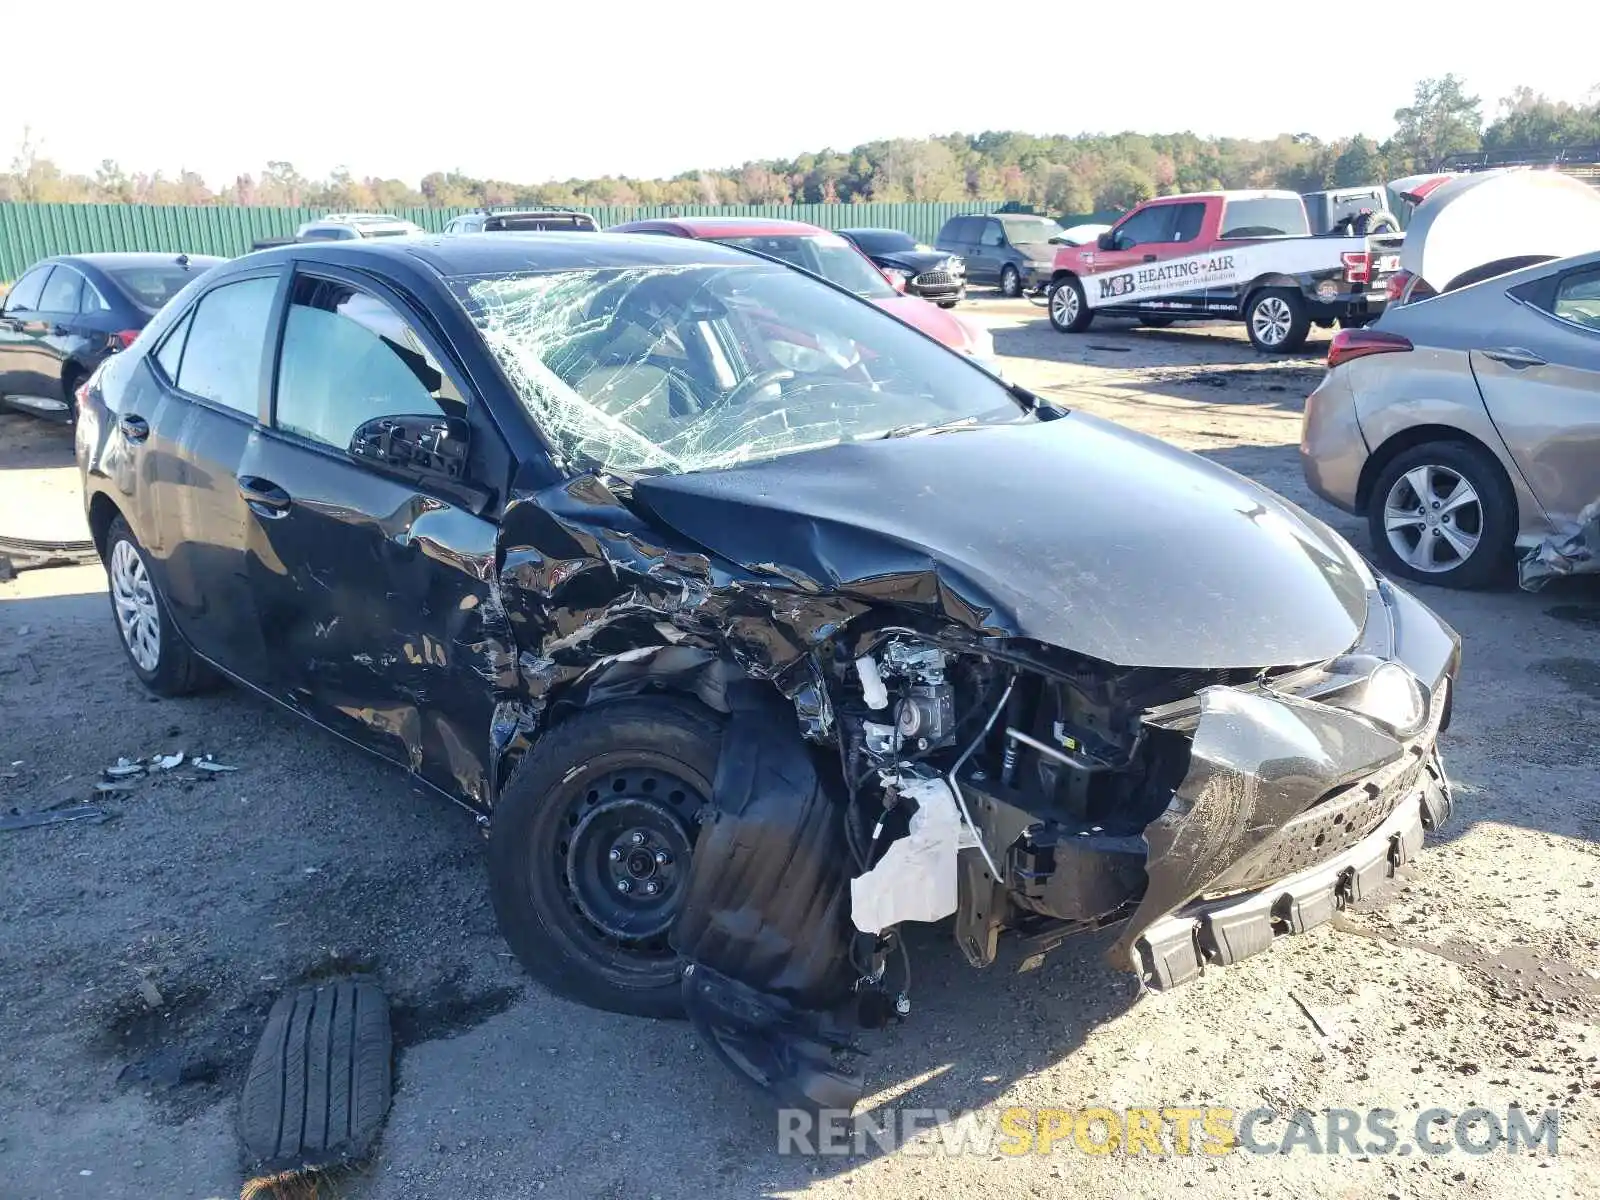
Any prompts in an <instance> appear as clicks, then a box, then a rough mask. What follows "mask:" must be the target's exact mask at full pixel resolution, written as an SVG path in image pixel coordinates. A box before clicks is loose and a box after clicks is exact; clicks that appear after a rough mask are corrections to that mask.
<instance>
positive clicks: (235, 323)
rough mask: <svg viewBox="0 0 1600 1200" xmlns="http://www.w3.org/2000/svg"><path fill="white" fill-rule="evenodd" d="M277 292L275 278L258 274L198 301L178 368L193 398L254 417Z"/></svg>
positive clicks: (182, 385) (214, 290)
mask: <svg viewBox="0 0 1600 1200" xmlns="http://www.w3.org/2000/svg"><path fill="white" fill-rule="evenodd" d="M277 289H278V280H277V277H276V276H258V277H257V278H255V279H241V280H239V281H238V282H237V283H224V284H222V285H221V286H219V287H214V288H212V289H211V290H210V291H209V292H207V293H206V294H205V295H204V296H202V297H200V302H199V303H198V304H197V305H196V306H195V309H194V315H193V316H192V317H191V318H190V324H189V336H188V338H187V339H186V340H185V345H184V347H183V351H182V361H181V362H180V363H179V364H178V374H177V381H176V382H177V384H178V386H179V387H180V388H182V389H183V390H184V391H186V392H188V393H189V394H190V395H192V396H199V397H201V398H202V399H205V400H210V401H212V402H213V403H215V404H220V405H222V406H223V407H225V408H231V409H233V410H234V411H236V412H241V413H244V414H246V415H247V416H250V417H254V416H255V415H256V412H257V409H258V407H259V400H260V395H261V358H262V354H263V352H264V351H265V349H266V344H267V327H268V324H269V322H270V321H271V318H272V301H273V297H274V295H275V294H276V292H277ZM169 340H170V339H169ZM163 349H165V346H163Z"/></svg>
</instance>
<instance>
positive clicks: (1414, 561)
mask: <svg viewBox="0 0 1600 1200" xmlns="http://www.w3.org/2000/svg"><path fill="white" fill-rule="evenodd" d="M1516 514H1517V501H1516V496H1515V494H1514V493H1513V492H1512V491H1511V484H1510V483H1509V482H1508V481H1507V479H1506V475H1505V472H1504V471H1503V470H1501V469H1500V464H1499V463H1498V462H1496V461H1495V459H1494V456H1493V455H1491V454H1490V453H1489V452H1488V451H1486V450H1484V449H1482V448H1480V447H1478V446H1473V445H1468V444H1467V443H1465V442H1426V443H1424V444H1423V445H1421V446H1413V447H1412V448H1411V449H1409V450H1406V451H1403V452H1402V453H1400V454H1397V455H1396V456H1395V457H1394V458H1393V459H1391V460H1390V462H1389V464H1388V465H1387V466H1386V467H1384V469H1383V471H1382V472H1381V473H1380V474H1379V475H1378V478H1377V479H1376V480H1374V481H1373V484H1372V493H1371V495H1370V496H1368V497H1367V527H1368V530H1369V532H1370V533H1371V536H1372V548H1373V550H1374V551H1375V552H1376V554H1377V558H1378V561H1379V562H1380V563H1381V564H1382V566H1383V568H1384V570H1385V571H1388V572H1389V573H1391V574H1394V575H1398V576H1401V577H1402V578H1405V579H1414V580H1416V581H1417V582H1419V583H1432V584H1436V585H1438V586H1440V587H1457V588H1478V587H1485V586H1487V585H1489V584H1492V583H1495V582H1497V581H1498V580H1499V579H1500V578H1501V577H1502V576H1504V575H1506V574H1507V573H1508V572H1509V570H1510V567H1511V559H1512V555H1513V549H1514V543H1515V540H1516V536H1517V520H1516Z"/></svg>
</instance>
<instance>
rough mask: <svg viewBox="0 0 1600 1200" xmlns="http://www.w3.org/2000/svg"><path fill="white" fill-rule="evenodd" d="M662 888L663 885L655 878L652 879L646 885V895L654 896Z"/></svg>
mask: <svg viewBox="0 0 1600 1200" xmlns="http://www.w3.org/2000/svg"><path fill="white" fill-rule="evenodd" d="M660 890H661V885H660V884H659V883H657V882H656V881H655V880H654V879H652V880H651V881H650V882H649V883H647V884H645V885H644V894H645V895H646V896H654V895H655V894H656V893H657V892H659V891H660Z"/></svg>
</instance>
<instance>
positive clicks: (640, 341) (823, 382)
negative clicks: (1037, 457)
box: [452, 251, 1021, 474]
mask: <svg viewBox="0 0 1600 1200" xmlns="http://www.w3.org/2000/svg"><path fill="white" fill-rule="evenodd" d="M852 253H854V252H853V251H852ZM452 286H453V287H454V289H455V292H456V294H457V296H458V297H459V298H460V299H461V301H462V303H463V304H464V305H465V306H466V309H467V312H468V313H469V314H470V315H471V317H472V318H473V320H474V322H475V323H476V324H477V327H478V329H479V331H480V332H481V334H482V336H483V338H484V341H485V342H486V343H487V344H488V346H489V349H490V350H491V351H492V352H493V354H494V355H495V357H496V359H497V360H498V361H499V363H500V365H501V367H502V369H503V370H504V371H505V373H506V376H507V378H508V379H509V380H510V381H511V384H512V386H513V387H514V388H515V389H516V392H517V395H518V398H519V399H520V400H521V401H522V404H523V407H524V408H526V410H527V412H528V415H529V416H530V417H531V418H532V419H533V420H534V422H535V423H536V424H537V425H538V427H539V428H540V430H541V431H542V432H543V433H544V435H545V437H546V439H547V440H548V441H549V442H550V444H551V446H552V447H553V448H554V450H555V451H556V452H557V454H558V455H560V456H561V457H562V458H563V459H564V460H566V461H567V462H568V463H583V464H585V465H588V466H594V467H599V468H603V469H607V470H612V471H620V472H629V473H639V472H664V473H673V474H676V473H680V472H686V471H700V470H707V469H711V468H715V467H722V466H729V465H732V464H734V463H739V462H745V461H748V460H751V459H756V458H770V457H773V456H775V455H780V454H790V453H794V452H795V451H799V450H804V449H809V448H812V447H817V446H823V445H830V444H833V443H836V442H841V441H852V440H858V439H867V438H878V437H884V436H887V435H891V434H894V435H900V434H907V433H914V432H917V431H920V430H927V429H933V428H937V427H940V426H945V425H950V424H952V423H956V422H969V421H977V422H988V421H1001V420H1013V419H1015V418H1016V417H1017V416H1018V415H1019V412H1020V411H1021V409H1020V406H1019V404H1018V403H1017V401H1016V400H1014V399H1013V398H1012V396H1011V395H1010V393H1009V392H1007V391H1006V390H1005V388H1004V387H1003V385H1001V384H1000V383H998V382H997V381H996V380H995V379H994V378H993V377H992V376H990V375H989V374H987V373H986V372H984V371H983V370H981V369H980V368H978V367H976V366H973V365H971V364H969V363H967V362H966V361H964V360H963V359H962V358H961V357H960V356H959V355H957V354H954V353H953V352H951V351H949V350H946V349H944V348H943V347H942V346H940V345H938V344H937V343H936V342H933V341H931V340H930V339H928V338H926V337H924V336H923V335H921V334H919V333H917V332H915V331H914V330H912V329H911V328H909V327H908V326H906V325H903V324H901V323H900V322H899V321H897V320H896V319H894V318H893V317H890V316H886V315H884V314H883V313H881V312H879V311H878V310H877V309H875V308H873V307H872V306H871V305H870V304H863V303H861V302H860V301H858V300H854V299H852V298H851V297H849V296H847V295H843V294H841V293H839V292H837V291H835V290H834V289H832V288H829V287H826V286H824V285H822V284H820V283H818V282H817V281H815V280H813V279H809V278H807V277H806V276H804V275H801V274H799V273H798V272H795V271H792V270H789V269H788V268H786V267H781V266H778V265H776V264H766V263H760V262H752V263H750V264H749V265H743V264H741V265H738V266H728V265H716V266H706V265H695V266H641V267H621V268H618V267H610V268H600V269H585V270H568V271H551V272H536V273H526V272H525V273H517V274H503V275H486V276H473V277H466V278H459V279H456V280H453V281H452Z"/></svg>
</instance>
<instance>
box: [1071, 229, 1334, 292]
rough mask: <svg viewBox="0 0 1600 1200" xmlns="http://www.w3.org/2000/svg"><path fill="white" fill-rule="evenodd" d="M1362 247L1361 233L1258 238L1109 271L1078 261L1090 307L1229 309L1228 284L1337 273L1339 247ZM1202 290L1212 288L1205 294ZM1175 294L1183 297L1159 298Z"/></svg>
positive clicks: (1085, 257)
mask: <svg viewBox="0 0 1600 1200" xmlns="http://www.w3.org/2000/svg"><path fill="white" fill-rule="evenodd" d="M1365 248H1366V241H1365V239H1362V238H1263V239H1260V240H1257V241H1239V242H1229V243H1221V244H1217V245H1213V246H1212V247H1210V248H1209V249H1207V250H1205V251H1202V252H1201V253H1198V254H1188V255H1184V256H1183V257H1181V258H1163V259H1160V260H1158V261H1156V262H1152V263H1141V264H1139V265H1138V266H1129V267H1122V268H1120V269H1113V270H1096V269H1095V264H1094V263H1092V262H1091V261H1089V256H1088V255H1085V256H1084V257H1083V259H1081V260H1080V261H1082V263H1083V268H1084V274H1083V291H1084V296H1085V298H1086V299H1087V300H1088V302H1089V307H1090V308H1126V307H1132V306H1145V307H1167V306H1170V307H1174V308H1177V307H1184V308H1194V307H1198V306H1201V305H1203V304H1205V302H1206V301H1207V300H1208V299H1209V300H1210V301H1211V302H1212V303H1213V304H1214V305H1215V306H1218V307H1225V308H1230V309H1231V308H1233V307H1235V306H1236V300H1235V302H1234V303H1228V302H1227V294H1228V291H1229V289H1236V288H1238V287H1239V286H1241V285H1243V284H1247V283H1249V282H1250V281H1251V280H1253V279H1256V278H1257V277H1259V276H1261V275H1265V274H1269V273H1270V274H1281V275H1305V274H1313V273H1315V274H1325V275H1333V276H1336V275H1338V274H1340V272H1341V271H1342V266H1341V263H1340V259H1339V255H1340V252H1341V251H1345V250H1364V249H1365ZM1207 291H1210V292H1211V293H1212V294H1211V296H1210V297H1209V298H1208V297H1207V296H1206V295H1205V293H1206V292H1207ZM1190 293H1199V294H1198V295H1193V296H1191V295H1190ZM1176 297H1183V298H1184V299H1185V300H1186V301H1188V302H1187V303H1185V304H1182V305H1178V304H1170V305H1166V304H1162V303H1161V302H1162V301H1170V300H1171V299H1173V298H1176ZM1152 302H1154V303H1152Z"/></svg>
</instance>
